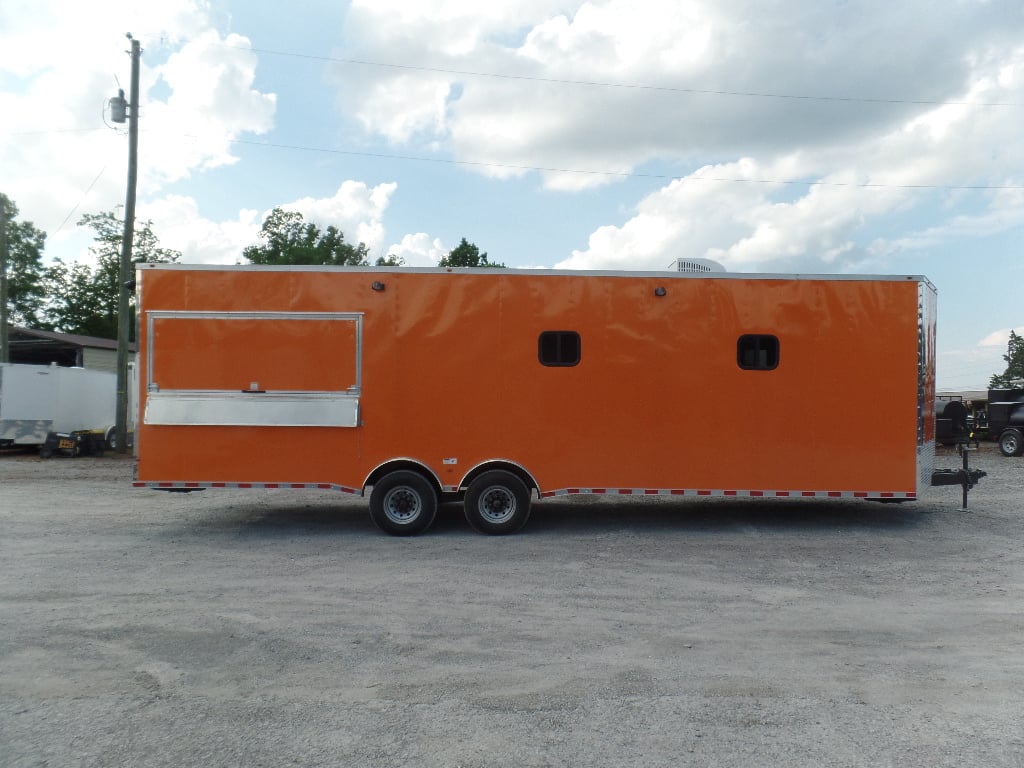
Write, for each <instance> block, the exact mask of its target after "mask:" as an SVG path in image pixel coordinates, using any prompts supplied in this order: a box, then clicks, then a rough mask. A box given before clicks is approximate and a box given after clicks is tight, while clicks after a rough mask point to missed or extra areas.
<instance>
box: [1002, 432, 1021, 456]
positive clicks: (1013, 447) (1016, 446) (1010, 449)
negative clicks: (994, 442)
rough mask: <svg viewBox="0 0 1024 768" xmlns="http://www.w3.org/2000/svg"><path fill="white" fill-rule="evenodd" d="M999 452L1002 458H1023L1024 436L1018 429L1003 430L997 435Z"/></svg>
mask: <svg viewBox="0 0 1024 768" xmlns="http://www.w3.org/2000/svg"><path fill="white" fill-rule="evenodd" d="M999 452H1000V453H1001V454H1003V456H1024V435H1022V434H1021V432H1020V430H1019V429H1005V430H1003V432H1002V434H1000V435H999Z"/></svg>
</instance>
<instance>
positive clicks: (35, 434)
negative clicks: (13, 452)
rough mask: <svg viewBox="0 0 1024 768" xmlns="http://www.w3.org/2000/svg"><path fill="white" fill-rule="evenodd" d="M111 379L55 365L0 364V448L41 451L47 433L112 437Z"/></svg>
mask: <svg viewBox="0 0 1024 768" xmlns="http://www.w3.org/2000/svg"><path fill="white" fill-rule="evenodd" d="M116 404H117V376H116V375H115V374H113V373H107V372H106V371H92V370H87V369H85V368H62V367H59V366H56V365H21V364H18V363H0V446H5V445H8V446H9V445H43V444H44V443H45V442H46V437H47V435H48V434H50V433H51V432H54V433H71V432H78V431H83V430H89V431H92V432H99V431H100V430H102V432H103V437H104V439H107V440H109V439H110V438H111V437H113V429H114V421H115V410H116Z"/></svg>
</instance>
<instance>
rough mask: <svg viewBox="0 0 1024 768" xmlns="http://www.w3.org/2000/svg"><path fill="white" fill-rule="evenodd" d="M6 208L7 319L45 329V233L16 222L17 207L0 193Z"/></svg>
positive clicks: (22, 222)
mask: <svg viewBox="0 0 1024 768" xmlns="http://www.w3.org/2000/svg"><path fill="white" fill-rule="evenodd" d="M0 198H2V199H3V204H4V206H5V207H6V209H7V312H8V314H7V319H8V321H9V322H10V323H11V324H12V325H23V326H26V327H29V328H38V329H42V330H49V329H50V328H51V327H52V326H51V325H50V324H49V323H48V322H47V321H46V318H45V315H44V309H45V306H46V268H45V267H44V266H43V248H44V246H45V244H46V233H45V232H42V231H41V230H38V229H36V228H35V226H33V224H32V222H30V221H17V220H16V219H17V216H18V206H16V205H15V204H14V201H13V200H11V199H10V198H9V197H7V196H6V195H5V194H3V193H2V192H0Z"/></svg>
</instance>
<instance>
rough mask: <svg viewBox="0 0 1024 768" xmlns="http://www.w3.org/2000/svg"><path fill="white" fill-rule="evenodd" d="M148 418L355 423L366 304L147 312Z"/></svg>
mask: <svg viewBox="0 0 1024 768" xmlns="http://www.w3.org/2000/svg"><path fill="white" fill-rule="evenodd" d="M145 323H146V338H147V340H148V347H147V348H148V351H147V355H146V371H145V375H146V409H145V414H144V417H143V418H144V420H145V423H146V424H190V425H236V426H308V427H355V426H358V424H359V396H360V392H361V386H362V366H361V361H362V326H363V316H362V314H361V313H347V312H184V311H183V312H170V311H151V312H147V313H146V317H145Z"/></svg>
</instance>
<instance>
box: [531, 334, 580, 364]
mask: <svg viewBox="0 0 1024 768" xmlns="http://www.w3.org/2000/svg"><path fill="white" fill-rule="evenodd" d="M537 355H538V357H539V358H540V362H541V365H554V366H562V367H567V366H571V365H578V364H579V362H580V335H579V334H578V333H576V331H544V332H543V333H541V335H540V339H539V340H538V342H537Z"/></svg>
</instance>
